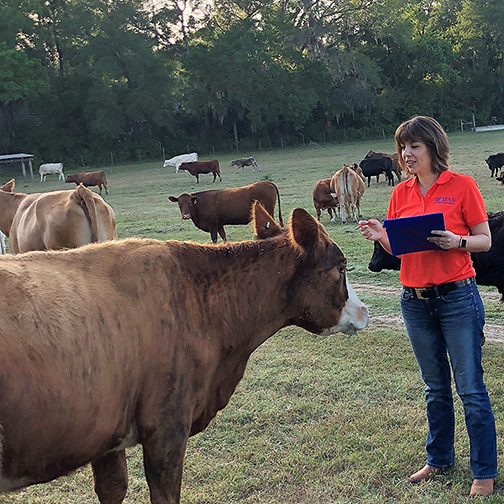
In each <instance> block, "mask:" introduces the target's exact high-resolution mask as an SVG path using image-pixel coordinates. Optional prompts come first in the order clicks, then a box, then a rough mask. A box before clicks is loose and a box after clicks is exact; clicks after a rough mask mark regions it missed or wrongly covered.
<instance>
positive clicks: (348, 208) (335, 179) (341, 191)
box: [330, 164, 365, 224]
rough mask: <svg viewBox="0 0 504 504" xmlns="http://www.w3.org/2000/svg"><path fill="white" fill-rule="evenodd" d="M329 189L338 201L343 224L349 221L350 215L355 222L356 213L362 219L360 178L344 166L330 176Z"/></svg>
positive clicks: (361, 182) (363, 188) (362, 185)
mask: <svg viewBox="0 0 504 504" xmlns="http://www.w3.org/2000/svg"><path fill="white" fill-rule="evenodd" d="M330 188H331V193H332V194H333V196H335V197H337V198H338V201H339V205H340V213H341V222H342V223H343V224H345V223H346V219H347V218H348V219H350V213H351V214H352V219H353V221H354V222H357V217H356V213H357V214H358V216H359V217H362V213H361V209H360V201H361V198H362V195H363V194H364V191H365V185H364V182H363V180H362V178H361V177H360V176H359V175H358V174H357V173H356V172H355V171H353V170H352V169H351V168H350V167H349V166H347V165H345V164H344V165H343V168H342V169H341V170H338V171H337V172H336V173H335V174H334V175H333V176H332V178H331V182H330ZM343 209H344V211H343ZM345 213H346V218H345Z"/></svg>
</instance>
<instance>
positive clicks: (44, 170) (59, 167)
mask: <svg viewBox="0 0 504 504" xmlns="http://www.w3.org/2000/svg"><path fill="white" fill-rule="evenodd" d="M39 173H40V182H45V179H46V176H47V175H56V174H57V175H58V180H65V177H64V175H63V163H46V164H42V165H40V168H39Z"/></svg>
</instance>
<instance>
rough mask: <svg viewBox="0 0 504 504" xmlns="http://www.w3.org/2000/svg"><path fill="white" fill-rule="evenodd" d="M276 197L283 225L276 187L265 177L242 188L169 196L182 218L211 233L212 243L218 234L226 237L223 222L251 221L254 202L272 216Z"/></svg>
mask: <svg viewBox="0 0 504 504" xmlns="http://www.w3.org/2000/svg"><path fill="white" fill-rule="evenodd" d="M277 198H278V219H279V221H280V223H281V224H282V226H283V220H282V211H281V208H280V193H279V192H278V187H277V186H276V185H275V184H273V182H268V181H266V180H265V181H261V182H256V183H254V184H250V185H248V186H244V187H236V188H231V189H216V190H213V191H202V192H197V193H192V194H187V193H184V194H181V195H180V196H179V197H178V198H175V197H174V196H170V197H169V198H168V199H169V200H170V201H172V202H174V203H178V205H179V208H180V213H181V215H182V219H184V220H189V219H191V220H192V221H193V223H194V225H195V226H196V227H197V228H199V229H202V230H203V231H206V232H208V233H210V236H211V238H212V242H213V243H217V233H219V235H220V236H221V238H222V239H223V240H224V241H225V240H226V232H225V231H224V226H225V225H227V224H248V223H249V222H250V221H251V220H252V205H253V203H254V201H259V202H260V203H262V204H263V205H264V208H265V209H266V211H268V212H269V213H270V214H272V215H273V212H274V210H275V203H276V200H277Z"/></svg>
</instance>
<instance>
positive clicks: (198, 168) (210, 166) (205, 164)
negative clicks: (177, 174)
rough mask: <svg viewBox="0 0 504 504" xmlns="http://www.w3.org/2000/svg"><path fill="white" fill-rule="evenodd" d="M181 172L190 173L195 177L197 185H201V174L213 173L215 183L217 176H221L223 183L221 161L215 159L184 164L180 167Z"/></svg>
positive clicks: (220, 179)
mask: <svg viewBox="0 0 504 504" xmlns="http://www.w3.org/2000/svg"><path fill="white" fill-rule="evenodd" d="M180 169H181V170H186V171H188V172H189V173H190V174H191V175H192V176H193V177H196V183H197V184H199V176H200V175H201V174H206V173H213V181H212V183H213V182H215V179H216V177H217V175H218V176H219V181H220V182H222V178H221V174H220V169H219V161H217V160H216V159H213V160H212V161H192V162H191V163H182V164H181V165H180Z"/></svg>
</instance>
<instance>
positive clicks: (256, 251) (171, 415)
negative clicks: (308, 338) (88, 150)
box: [0, 208, 369, 504]
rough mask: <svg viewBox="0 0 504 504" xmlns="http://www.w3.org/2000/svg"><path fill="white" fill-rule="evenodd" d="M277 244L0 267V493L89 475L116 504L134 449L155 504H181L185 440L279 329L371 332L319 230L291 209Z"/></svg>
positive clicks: (138, 251)
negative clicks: (128, 451)
mask: <svg viewBox="0 0 504 504" xmlns="http://www.w3.org/2000/svg"><path fill="white" fill-rule="evenodd" d="M286 233H287V234H286V235H285V234H283V233H282V234H281V235H279V236H277V237H274V238H270V239H267V240H260V241H247V242H241V243H233V244H221V245H198V244H195V243H184V242H178V241H168V242H161V241H157V240H150V239H143V240H141V239H134V238H133V239H127V240H119V241H110V242H107V243H101V244H92V245H87V246H85V247H81V248H79V249H74V250H66V251H57V252H54V251H50V252H44V253H41V252H32V253H28V254H23V255H22V256H3V257H0V283H1V285H2V289H1V291H0V348H1V349H2V351H1V352H0V384H1V393H0V426H1V433H2V435H1V437H0V491H1V492H9V491H13V490H16V489H19V488H22V487H25V486H28V485H32V484H35V483H43V482H46V481H49V480H52V479H55V478H57V477H59V476H61V475H64V474H67V473H69V472H71V471H73V470H74V469H76V468H78V467H81V466H83V465H85V464H87V463H88V462H90V463H91V465H92V468H93V477H94V482H95V490H96V493H97V494H98V498H99V501H100V503H101V504H120V503H121V502H122V501H123V499H124V497H125V494H126V492H127V483H128V474H127V466H126V455H125V448H127V447H129V446H133V445H135V444H141V445H142V447H143V456H144V468H145V474H146V478H147V482H148V484H149V489H150V500H151V502H152V503H153V504H177V503H179V502H180V488H181V479H182V468H183V463H184V455H185V450H186V445H187V441H188V438H189V437H190V436H193V435H194V434H197V433H198V432H201V431H202V430H203V429H205V428H206V427H207V425H208V424H209V423H210V421H211V420H212V419H213V418H214V417H215V415H216V414H217V412H218V411H219V410H221V409H223V408H224V407H225V406H226V405H227V403H228V401H229V399H230V397H231V395H232V394H233V392H234V390H235V388H236V387H237V385H238V383H239V382H240V380H241V378H242V377H243V375H244V372H245V368H246V365H247V361H248V359H249V357H250V355H251V354H252V352H253V351H254V350H255V349H256V348H257V347H258V346H259V345H261V344H262V343H264V342H265V341H266V340H267V339H268V338H269V337H270V336H272V335H273V334H275V333H276V332H277V331H279V330H280V329H281V328H283V327H286V326H289V325H296V326H298V327H302V328H304V329H306V330H307V331H310V332H311V333H313V334H319V335H330V334H335V333H337V332H343V333H346V334H354V333H356V332H357V331H358V330H361V329H364V328H365V327H366V326H367V323H368V320H369V315H368V311H367V308H366V307H365V306H364V305H363V304H362V303H361V302H360V301H359V300H358V299H357V297H356V296H355V293H354V292H353V291H352V289H351V287H350V284H349V283H348V279H347V274H346V260H345V257H344V255H343V253H342V252H341V250H340V249H339V247H338V246H337V245H336V244H335V243H334V242H332V241H331V239H330V238H329V236H328V235H327V233H326V232H325V230H324V228H323V227H322V226H321V225H320V224H319V223H318V222H317V221H316V220H315V219H314V218H313V217H311V216H310V214H309V213H308V212H307V211H306V210H303V209H301V208H297V209H295V210H293V211H292V213H291V217H290V221H289V227H288V230H287V232H286ZM314 286H317V288H316V289H314Z"/></svg>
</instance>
